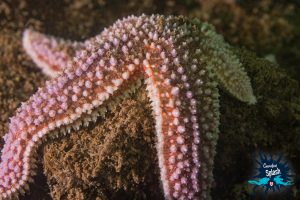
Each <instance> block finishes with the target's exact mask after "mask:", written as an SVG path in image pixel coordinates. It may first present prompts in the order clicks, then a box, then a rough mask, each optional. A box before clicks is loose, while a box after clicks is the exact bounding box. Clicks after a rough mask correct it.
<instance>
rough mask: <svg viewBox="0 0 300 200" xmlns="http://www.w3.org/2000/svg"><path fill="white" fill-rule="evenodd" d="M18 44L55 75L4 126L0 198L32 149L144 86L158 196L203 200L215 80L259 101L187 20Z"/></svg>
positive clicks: (29, 36) (238, 69) (130, 24)
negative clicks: (154, 138) (157, 170)
mask: <svg viewBox="0 0 300 200" xmlns="http://www.w3.org/2000/svg"><path fill="white" fill-rule="evenodd" d="M23 45H24V48H25V50H26V51H27V53H28V54H29V55H30V56H31V57H32V59H33V60H34V61H35V63H36V64H37V65H38V66H39V67H41V68H42V69H43V71H44V72H45V73H47V74H48V75H50V76H51V77H53V78H52V79H51V80H50V81H47V83H46V85H45V86H44V87H43V88H39V89H38V91H37V92H36V93H35V94H34V95H32V96H31V97H30V99H29V100H28V101H27V102H26V103H23V104H22V106H21V107H20V108H19V109H18V110H17V113H16V115H15V116H14V117H12V118H11V120H10V124H9V132H8V133H7V134H6V135H5V136H4V141H5V144H4V147H3V149H2V156H1V163H0V199H9V198H11V197H13V196H17V195H18V193H19V192H20V193H24V192H25V191H24V190H27V189H28V182H30V181H32V176H33V175H34V168H35V159H34V156H35V150H36V149H37V147H38V146H39V144H41V142H42V141H44V140H45V138H47V137H49V136H53V135H56V134H57V133H65V132H70V130H71V129H72V128H78V127H79V126H80V124H81V122H82V121H83V122H89V121H91V120H92V119H95V118H96V117H97V116H98V115H99V114H101V108H103V107H105V106H108V105H109V104H113V102H118V99H119V98H123V97H124V96H126V94H127V93H128V92H133V91H134V90H135V88H136V85H137V84H139V83H140V82H141V81H144V82H145V84H146V86H147V87H146V89H147V91H148V96H149V98H150V100H151V105H152V108H153V113H154V118H155V123H156V127H155V128H156V134H157V138H158V141H157V151H158V158H159V167H160V175H161V181H162V185H163V192H164V195H165V198H166V199H198V198H202V199H207V198H209V190H210V188H211V184H212V180H213V179H212V167H213V158H214V155H215V145H216V141H217V138H218V124H219V101H218V96H219V94H218V89H217V82H219V83H221V84H222V85H223V86H224V88H226V89H227V91H229V92H230V93H231V94H232V95H233V96H235V97H237V98H238V99H240V100H241V101H244V102H248V103H249V104H254V103H255V102H256V100H255V97H254V95H253V91H252V88H251V84H250V80H249V78H248V76H247V74H246V72H245V71H244V69H243V68H242V66H241V63H240V62H239V60H238V59H237V58H236V56H235V55H234V54H233V53H232V52H231V50H230V47H229V45H227V44H226V43H225V42H224V41H223V38H222V37H221V36H220V35H218V34H217V33H215V31H214V29H213V27H211V26H210V25H209V24H207V23H202V22H200V21H198V20H189V19H187V18H185V17H175V16H169V17H165V16H161V15H152V16H146V15H142V16H139V17H135V16H130V17H127V18H124V19H122V20H118V21H117V22H115V23H114V24H113V25H112V26H111V27H109V28H107V29H105V30H104V31H103V32H102V33H101V34H100V35H97V36H96V37H93V38H91V39H89V40H87V41H85V42H70V41H64V40H62V39H56V38H54V37H50V36H46V35H43V34H41V33H37V32H34V31H32V30H26V31H25V32H24V36H23ZM61 71H62V72H61ZM111 99H114V101H112V100H111Z"/></svg>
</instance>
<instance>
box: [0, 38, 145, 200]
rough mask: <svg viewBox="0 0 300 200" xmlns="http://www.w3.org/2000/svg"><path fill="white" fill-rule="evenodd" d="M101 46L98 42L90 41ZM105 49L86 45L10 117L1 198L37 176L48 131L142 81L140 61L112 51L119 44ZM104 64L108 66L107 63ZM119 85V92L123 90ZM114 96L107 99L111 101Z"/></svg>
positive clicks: (88, 115)
mask: <svg viewBox="0 0 300 200" xmlns="http://www.w3.org/2000/svg"><path fill="white" fill-rule="evenodd" d="M91 44H93V45H94V46H97V45H98V44H97V43H93V42H92V43H91ZM107 45H108V46H110V47H109V48H107V49H105V48H104V47H103V45H102V46H100V45H99V46H98V48H97V50H95V49H89V45H88V44H87V47H86V48H85V49H84V50H82V51H81V52H80V53H79V55H78V56H77V57H75V58H74V60H73V61H72V62H71V63H69V66H68V67H67V68H66V70H64V72H63V73H62V74H60V75H59V76H58V77H55V78H53V79H51V80H50V81H47V82H46V85H45V87H43V88H40V89H39V90H38V91H37V92H36V93H35V94H34V95H33V96H31V98H30V99H29V100H28V101H27V102H26V103H24V104H23V105H22V106H21V107H20V108H19V109H18V110H17V114H16V115H15V116H14V117H13V118H12V119H11V121H10V124H9V132H8V133H7V134H6V135H5V136H4V140H5V145H4V147H3V149H2V155H1V163H0V199H1V200H2V199H9V198H10V197H12V196H14V195H17V194H18V192H21V193H23V192H24V190H26V189H27V188H28V185H27V184H28V182H30V181H32V178H31V177H32V175H34V168H35V164H34V162H35V159H34V156H35V150H36V149H37V147H38V146H39V144H40V143H41V142H43V141H44V140H45V138H48V137H51V136H52V137H56V136H57V134H58V133H66V132H69V131H70V129H71V128H73V129H77V128H78V127H79V126H80V125H81V124H82V122H84V124H86V123H87V122H89V121H91V120H95V119H96V117H97V116H98V115H100V114H102V112H103V109H102V110H101V109H100V110H99V109H96V110H95V108H98V107H100V108H103V107H102V105H103V103H104V102H106V100H108V99H110V98H111V97H112V96H118V94H119V93H120V91H122V93H121V94H124V93H126V92H125V91H124V90H127V91H128V90H131V89H132V88H131V87H129V86H130V85H131V83H132V84H133V83H136V82H138V79H140V76H139V75H138V72H137V68H138V66H139V64H138V63H137V62H138V61H137V60H135V62H136V63H137V64H133V63H126V62H123V60H122V59H121V58H120V59H117V58H116V57H114V56H117V54H119V52H118V53H112V52H113V51H114V50H113V48H114V47H115V46H113V45H114V44H112V43H110V42H107V43H105V46H106V47H107ZM104 66H105V67H104ZM118 91H119V92H118ZM113 102H114V101H109V102H107V104H108V105H105V106H108V107H109V106H110V104H112V103H113Z"/></svg>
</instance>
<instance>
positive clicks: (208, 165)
mask: <svg viewBox="0 0 300 200" xmlns="http://www.w3.org/2000/svg"><path fill="white" fill-rule="evenodd" d="M179 19H180V18H179ZM170 21H171V22H172V20H170ZM186 22H187V21H185V20H183V21H181V22H178V23H177V26H178V27H176V28H178V30H177V29H175V30H174V33H173V34H170V35H171V36H169V35H168V36H167V37H166V38H164V37H162V38H161V39H160V40H159V41H157V40H158V39H157V38H156V37H155V33H154V34H153V37H152V38H151V39H152V41H151V40H150V41H149V42H148V43H149V45H148V43H147V45H146V46H148V50H147V53H146V59H145V60H144V61H143V66H144V72H145V77H146V80H145V83H146V85H147V91H148V96H149V98H150V100H151V105H152V108H153V114H154V118H155V124H156V134H157V138H158V142H157V152H158V158H159V167H160V173H161V181H162V184H163V189H164V194H165V198H166V199H198V198H201V199H208V198H209V197H210V192H209V190H210V188H211V185H212V179H213V178H212V167H213V157H214V155H215V145H216V140H217V134H218V121H219V111H218V109H219V101H218V89H217V83H216V82H215V81H214V78H215V77H214V73H213V72H212V71H211V70H207V69H206V68H205V66H204V65H201V62H200V59H199V57H198V56H197V54H196V53H195V52H197V47H198V39H199V38H197V35H198V34H199V30H198V29H196V30H194V32H193V33H190V35H188V36H186V35H185V28H187V27H186V26H187V24H188V23H187V24H186ZM166 23H167V22H166ZM170 24H171V25H170V26H172V25H173V24H172V23H170ZM190 25H191V24H190ZM179 27H180V28H179ZM167 28H169V27H167ZM170 29H171V27H170ZM162 35H164V34H162ZM175 35H176V37H177V38H180V39H178V40H176V39H175ZM160 37H161V36H160ZM158 38H159V37H158ZM153 40H154V41H153ZM162 41H163V43H162ZM186 41H189V43H188V42H186ZM151 42H152V43H151ZM187 55H190V56H189V57H187Z"/></svg>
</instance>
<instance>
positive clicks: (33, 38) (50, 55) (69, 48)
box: [23, 29, 84, 78]
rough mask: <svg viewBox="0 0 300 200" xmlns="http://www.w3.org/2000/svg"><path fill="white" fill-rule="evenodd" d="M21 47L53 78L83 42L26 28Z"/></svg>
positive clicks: (64, 66)
mask: <svg viewBox="0 0 300 200" xmlns="http://www.w3.org/2000/svg"><path fill="white" fill-rule="evenodd" d="M23 47H24V49H25V51H26V53H27V54H28V55H29V56H30V57H31V58H32V60H33V61H34V62H35V63H36V65H37V66H38V67H39V68H41V69H42V71H43V73H45V74H46V75H48V76H50V77H52V78H53V77H55V76H57V75H58V74H59V73H60V72H61V71H63V70H64V69H65V68H66V66H67V63H68V62H69V61H72V58H73V57H74V56H75V55H76V52H79V51H80V50H81V49H82V48H83V47H84V44H83V43H81V42H71V41H68V40H63V39H61V38H55V37H53V36H47V35H44V34H42V33H39V32H36V31H33V30H30V29H27V30H25V31H24V34H23Z"/></svg>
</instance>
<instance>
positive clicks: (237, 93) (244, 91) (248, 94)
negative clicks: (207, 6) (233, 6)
mask: <svg viewBox="0 0 300 200" xmlns="http://www.w3.org/2000/svg"><path fill="white" fill-rule="evenodd" d="M202 30H203V33H204V35H205V36H206V37H207V40H203V42H202V44H201V45H204V46H206V48H207V49H206V50H207V51H208V52H209V53H208V54H207V56H206V57H203V59H204V60H205V61H206V62H207V63H208V65H209V66H210V67H211V69H212V70H213V71H214V72H215V74H216V75H217V78H218V80H219V82H220V83H221V85H222V86H223V87H224V88H225V89H226V90H227V91H228V92H229V93H231V94H232V95H233V96H234V97H236V98H238V99H239V100H241V101H243V102H247V103H248V104H255V103H256V98H255V96H254V94H253V90H252V86H251V82H250V78H249V76H248V75H247V73H246V71H245V69H244V68H243V66H242V64H241V62H240V61H239V59H238V58H237V57H236V55H235V54H234V53H233V52H232V51H231V49H230V46H229V45H228V44H227V43H226V42H225V41H224V39H223V37H222V36H221V35H218V34H217V33H216V32H215V30H214V28H213V27H212V26H211V25H209V24H205V25H204V26H203V28H202Z"/></svg>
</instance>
